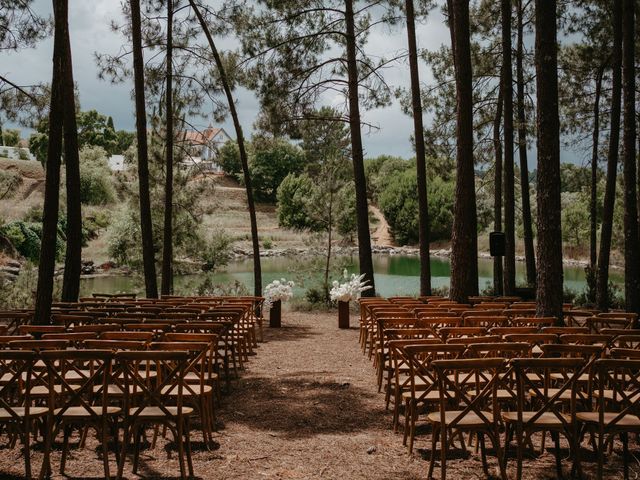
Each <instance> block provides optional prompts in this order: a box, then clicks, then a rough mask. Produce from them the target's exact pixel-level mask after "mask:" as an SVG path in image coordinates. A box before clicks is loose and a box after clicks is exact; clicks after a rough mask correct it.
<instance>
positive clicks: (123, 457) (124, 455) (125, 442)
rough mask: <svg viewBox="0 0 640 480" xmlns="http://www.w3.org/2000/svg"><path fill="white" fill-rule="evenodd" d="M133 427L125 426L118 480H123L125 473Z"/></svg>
mask: <svg viewBox="0 0 640 480" xmlns="http://www.w3.org/2000/svg"><path fill="white" fill-rule="evenodd" d="M131 433H132V426H130V425H126V424H125V426H124V430H123V436H122V448H121V450H120V461H119V462H118V476H117V479H118V480H121V479H122V473H123V471H124V463H125V461H126V459H127V448H128V446H129V441H130V438H131Z"/></svg>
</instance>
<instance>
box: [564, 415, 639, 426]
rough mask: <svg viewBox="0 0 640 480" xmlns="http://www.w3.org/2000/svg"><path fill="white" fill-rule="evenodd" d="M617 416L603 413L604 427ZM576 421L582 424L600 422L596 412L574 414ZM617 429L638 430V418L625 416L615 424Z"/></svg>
mask: <svg viewBox="0 0 640 480" xmlns="http://www.w3.org/2000/svg"><path fill="white" fill-rule="evenodd" d="M617 416H618V414H617V413H615V412H604V423H605V425H607V424H609V423H611V421H612V420H613V419H614V418H616V417H617ZM576 419H577V420H578V421H580V422H584V423H596V424H597V423H598V422H599V421H600V414H599V413H598V412H579V413H576ZM615 425H616V426H619V427H633V428H640V418H638V417H636V416H635V415H625V416H624V417H622V418H621V419H620V420H618V421H617V422H616V424H615Z"/></svg>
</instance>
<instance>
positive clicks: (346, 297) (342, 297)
mask: <svg viewBox="0 0 640 480" xmlns="http://www.w3.org/2000/svg"><path fill="white" fill-rule="evenodd" d="M342 276H343V277H344V279H345V280H346V282H344V283H339V282H338V281H337V280H334V282H333V288H332V289H331V291H330V292H329V296H330V297H331V300H333V301H339V302H350V301H351V300H356V299H357V298H359V297H360V293H362V292H363V291H365V290H368V289H370V288H371V285H367V282H368V281H369V280H364V274H362V275H359V276H358V275H356V274H355V273H352V274H351V278H349V274H348V272H347V270H346V269H345V270H344V272H342Z"/></svg>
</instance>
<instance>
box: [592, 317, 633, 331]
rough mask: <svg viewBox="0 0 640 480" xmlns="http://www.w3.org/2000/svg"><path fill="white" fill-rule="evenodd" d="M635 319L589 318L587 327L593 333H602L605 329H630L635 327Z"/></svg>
mask: <svg viewBox="0 0 640 480" xmlns="http://www.w3.org/2000/svg"><path fill="white" fill-rule="evenodd" d="M634 321H635V320H634V319H633V318H627V317H601V316H595V317H589V318H587V327H589V331H591V333H600V331H601V330H602V329H605V328H621V329H630V328H631V327H632V326H633V322H634Z"/></svg>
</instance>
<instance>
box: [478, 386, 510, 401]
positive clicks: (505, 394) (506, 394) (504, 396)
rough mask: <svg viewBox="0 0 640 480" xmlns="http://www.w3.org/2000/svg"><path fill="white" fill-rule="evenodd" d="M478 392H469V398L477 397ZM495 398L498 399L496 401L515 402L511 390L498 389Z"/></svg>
mask: <svg viewBox="0 0 640 480" xmlns="http://www.w3.org/2000/svg"><path fill="white" fill-rule="evenodd" d="M478 393H479V392H469V396H470V397H471V398H474V397H476V396H477V395H478ZM496 397H497V398H498V400H515V399H516V398H517V397H516V394H515V392H514V391H513V390H507V389H504V388H500V389H498V391H497V392H496Z"/></svg>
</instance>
